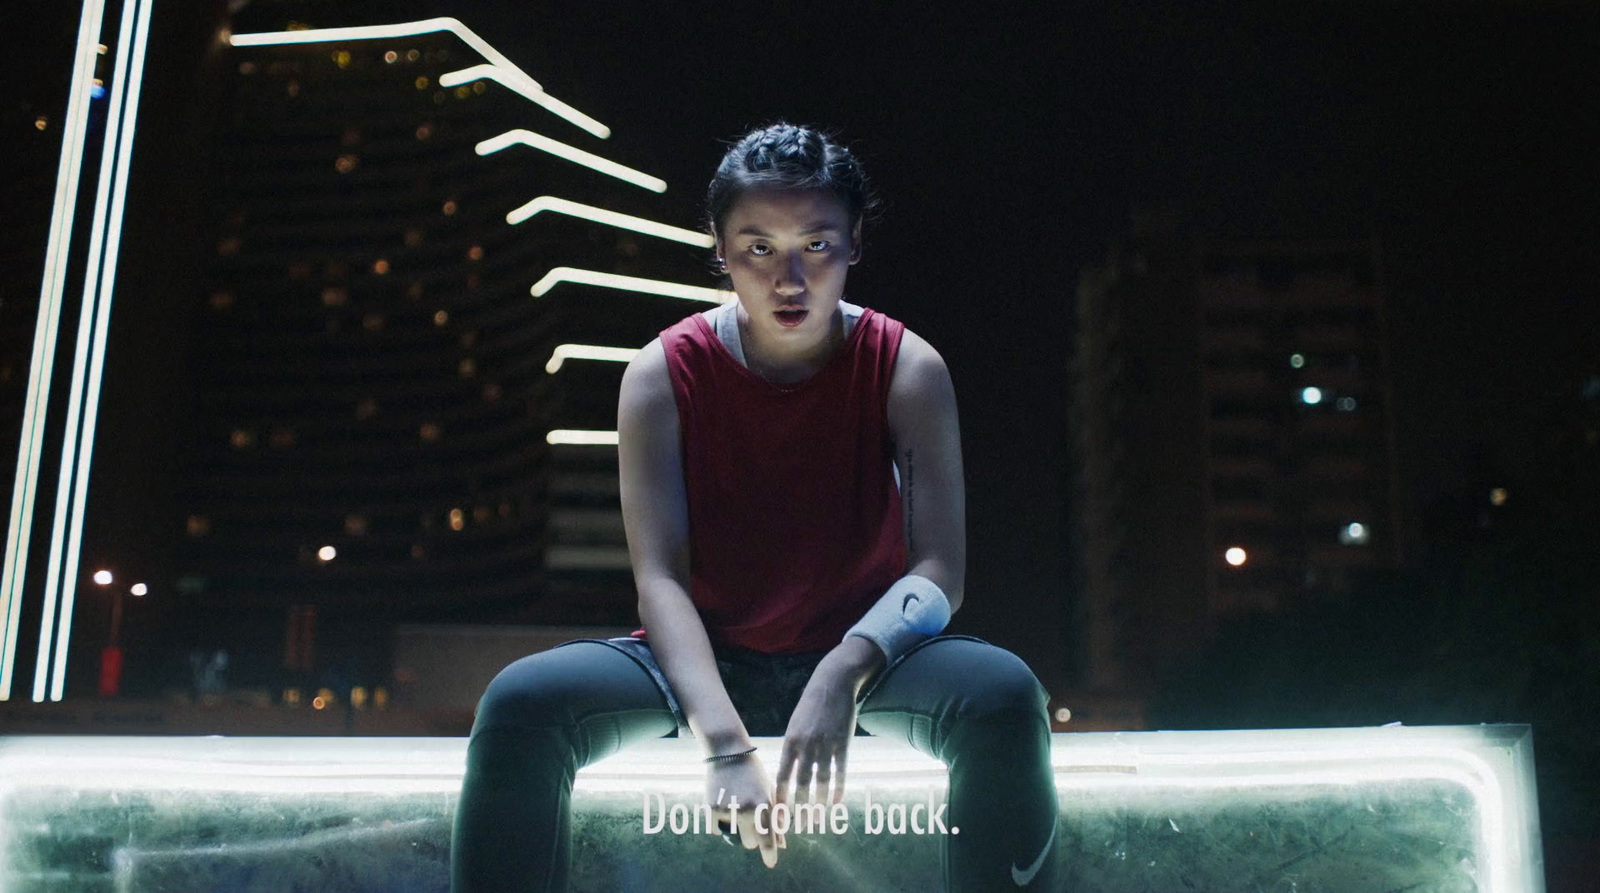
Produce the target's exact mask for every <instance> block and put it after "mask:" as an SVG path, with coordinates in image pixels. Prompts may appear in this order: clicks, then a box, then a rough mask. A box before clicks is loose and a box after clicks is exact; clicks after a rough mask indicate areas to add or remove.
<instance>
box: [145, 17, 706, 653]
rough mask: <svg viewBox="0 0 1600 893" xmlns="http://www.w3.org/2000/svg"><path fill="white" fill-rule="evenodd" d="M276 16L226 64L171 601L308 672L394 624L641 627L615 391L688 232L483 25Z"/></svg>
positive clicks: (374, 645)
mask: <svg viewBox="0 0 1600 893" xmlns="http://www.w3.org/2000/svg"><path fill="white" fill-rule="evenodd" d="M276 8H277V7H274V9H276ZM308 9H309V10H310V12H314V10H315V7H308ZM308 14H309V13H308ZM264 18H271V17H270V16H261V15H257V16H256V20H253V21H250V22H240V21H236V22H235V23H234V28H233V31H234V35H235V37H234V40H235V43H236V45H235V46H233V47H231V48H229V49H228V50H227V51H225V52H223V53H221V54H219V61H218V63H217V66H218V67H217V70H216V71H214V72H213V73H214V75H215V76H216V77H218V78H222V79H225V81H226V88H225V90H224V93H225V96H224V98H223V99H222V101H221V104H222V106H223V109H224V113H223V114H222V115H221V116H220V120H219V121H218V124H217V129H216V133H215V134H213V135H212V136H213V138H214V140H215V146H216V149H215V151H214V153H213V154H214V158H215V170H214V171H210V172H208V175H209V176H212V177H214V178H215V182H216V183H217V185H216V187H215V189H214V196H213V199H212V201H211V204H212V206H213V207H214V208H215V209H216V212H215V222H214V234H213V235H214V244H213V245H211V246H210V249H209V251H210V254H211V256H212V258H213V259H212V261H211V262H210V264H209V268H208V270H207V273H206V278H207V286H206V288H205V289H204V290H203V293H202V294H197V295H196V296H195V297H194V301H193V304H194V312H195V313H197V314H199V319H200V321H199V322H198V324H197V337H196V338H195V339H194V348H193V352H192V369H193V374H194V376H195V382H196V383H195V389H196V407H195V412H194V413H193V416H192V418H193V423H192V431H191V432H190V435H189V436H188V437H187V438H186V440H187V443H188V445H189V446H188V450H189V453H188V456H187V458H186V466H185V468H186V471H185V473H184V475H183V486H182V491H181V492H180V493H179V494H178V501H179V504H180V506H181V509H180V511H179V513H178V516H177V517H175V518H173V519H172V521H171V522H170V523H172V524H174V525H175V533H176V534H177V536H178V538H179V539H180V540H181V542H182V543H183V545H182V546H181V547H180V548H179V549H178V550H177V553H176V555H175V559H174V561H175V574H176V588H177V589H178V593H177V596H176V598H178V599H179V601H180V602H181V609H180V611H179V613H182V614H192V615H194V616H203V617H208V618H211V619H212V622H211V623H209V624H207V625H205V629H206V632H205V634H206V635H210V636H212V637H214V638H216V639H217V640H218V641H217V644H219V645H221V644H228V645H230V647H237V648H250V647H256V649H257V650H259V651H262V652H263V653H269V652H270V653H271V654H273V655H276V654H279V653H281V654H282V655H283V665H284V666H287V667H289V668H291V669H298V670H308V669H311V667H310V666H309V664H311V663H313V662H322V661H325V660H328V661H331V660H333V659H334V658H333V657H329V656H327V655H330V653H331V652H332V651H342V652H343V653H346V654H348V655H352V657H350V658H349V659H351V660H359V661H362V662H364V665H367V666H372V665H381V664H382V657H381V652H382V648H383V643H384V642H386V640H387V630H388V627H389V625H390V624H392V623H395V622H401V621H407V622H414V621H440V620H453V621H473V622H482V621H491V620H497V621H503V620H513V621H519V622H541V623H564V624H607V625H624V624H629V623H632V622H634V620H635V619H636V615H635V606H634V595H633V588H632V583H631V574H630V572H629V566H628V561H627V551H626V546H625V542H624V539H623V536H622V524H621V517H620V509H619V506H618V500H617V487H616V454H615V447H614V436H615V435H614V432H615V429H616V393H617V385H618V383H619V381H620V378H621V372H622V369H623V366H624V363H623V362H622V361H623V360H625V359H626V358H627V356H628V353H629V351H630V350H632V349H636V348H638V347H641V346H643V345H644V344H645V343H646V342H648V341H649V340H650V338H651V337H653V336H654V334H655V333H656V332H657V331H659V330H660V329H662V328H664V327H666V326H667V325H670V324H671V323H672V322H673V321H675V320H676V319H679V318H681V317H682V316H684V315H686V314H688V313H690V312H694V311H695V310H698V309H702V308H704V307H706V306H709V304H707V303H703V301H706V300H714V299H715V293H714V292H712V291H711V289H710V288H708V286H710V285H711V282H710V281H709V279H708V277H707V276H706V270H705V263H704V258H705V249H704V246H703V245H702V244H701V243H700V242H699V241H698V240H699V239H701V238H703V237H700V236H698V235H697V234H695V233H692V232H690V231H688V230H686V229H683V228H681V227H675V226H670V225H667V223H671V222H675V223H682V222H683V221H671V222H664V221H660V220H659V217H660V216H661V202H660V198H659V195H658V193H659V191H660V190H661V189H664V188H665V184H662V183H660V182H659V181H656V180H655V179H654V178H653V177H650V176H649V175H648V171H646V170H642V169H641V168H647V167H648V166H649V159H625V158H613V157H609V155H608V152H607V149H608V144H607V143H606V142H605V141H604V140H603V139H601V138H600V137H599V136H598V133H603V132H604V128H603V126H601V125H599V124H598V123H597V122H592V121H590V120H589V119H587V117H586V116H584V115H583V114H582V113H581V112H579V111H577V110H574V109H570V108H568V107H566V106H564V105H563V104H562V103H560V102H559V100H553V99H551V97H549V96H548V94H545V93H544V92H543V91H542V89H540V88H538V85H536V84H535V85H532V86H531V87H530V84H531V81H528V80H527V76H526V75H525V74H523V73H522V72H520V70H517V69H516V68H515V67H514V66H512V65H510V63H509V62H507V61H506V60H505V59H504V57H500V56H498V54H497V53H496V52H494V51H493V49H492V47H491V48H490V49H489V50H487V51H486V50H485V48H484V44H483V41H482V40H481V38H478V37H477V35H469V34H462V33H459V32H457V31H454V30H450V29H448V28H447V29H444V30H438V29H435V30H427V29H410V31H409V32H406V29H398V30H396V29H389V30H387V31H378V32H339V33H336V34H331V35H326V36H324V37H322V38H320V39H316V40H314V41H312V42H286V41H292V39H293V35H296V34H299V35H301V36H302V37H304V36H307V35H312V36H314V35H316V34H317V33H318V32H316V31H315V30H314V29H315V26H316V23H315V22H311V23H309V24H308V25H303V24H296V25H295V27H296V28H301V27H310V28H312V29H313V30H310V31H294V30H290V31H289V32H288V35H287V36H285V35H278V36H277V37H274V38H271V39H252V38H249V37H248V36H246V35H248V34H250V33H260V32H265V31H269V30H274V29H281V28H283V27H285V25H286V24H287V22H276V23H274V22H270V21H260V20H261V19H264ZM372 24H375V25H383V24H389V23H379V22H374V23H372ZM469 24H470V23H469ZM401 32H406V33H401ZM536 199H537V200H538V201H537V202H535V200H536ZM618 276H623V277H632V278H631V279H627V280H623V279H617V278H616V277H618ZM645 280H649V282H646V281H645ZM651 282H655V283H668V284H667V285H666V286H663V287H660V288H658V287H656V286H655V285H652V284H650V283H651ZM663 292H672V293H673V294H667V293H663ZM597 348H599V349H597ZM230 625H232V626H233V627H237V629H235V630H233V631H230ZM251 625H254V627H255V629H254V631H253V633H252V632H250V631H249V630H247V629H246V628H247V627H249V626H251ZM269 631H270V632H269ZM264 633H269V634H267V635H263V634H264ZM197 635H198V634H197ZM308 637H320V638H322V640H323V642H324V643H326V644H325V645H320V646H319V647H317V648H315V649H313V648H311V647H310V643H309V642H307V641H305V640H306V639H307V638H308ZM264 643H271V644H270V647H269V646H267V645H266V644H264ZM308 655H315V658H314V659H313V658H311V657H308ZM354 655H359V656H354Z"/></svg>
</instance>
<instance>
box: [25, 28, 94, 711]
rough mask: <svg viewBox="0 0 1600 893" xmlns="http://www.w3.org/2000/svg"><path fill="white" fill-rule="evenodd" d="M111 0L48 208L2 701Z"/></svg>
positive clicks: (82, 31)
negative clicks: (92, 97)
mask: <svg viewBox="0 0 1600 893" xmlns="http://www.w3.org/2000/svg"><path fill="white" fill-rule="evenodd" d="M104 18H105V0H84V3H83V16H82V18H81V19H80V20H79V23H78V49H77V53H76V54H75V58H74V60H73V64H72V82H71V88H70V91H69V93H68V98H67V117H66V126H65V127H64V128H63V129H62V135H61V163H60V165H59V166H58V168H57V172H56V200H55V207H54V209H53V210H52V211H51V213H50V236H49V240H48V242H47V243H46V248H45V259H44V282H43V284H42V285H41V287H40V289H39V319H38V322H37V324H36V327H35V329H34V336H33V362H32V364H31V366H30V368H29V372H28V397H27V401H26V403H25V404H24V407H25V408H24V410H23V414H22V436H21V442H20V448H19V449H18V451H17V477H16V483H15V484H14V485H13V488H12V500H11V523H10V525H9V527H8V528H7V530H6V558H5V562H6V563H5V569H4V575H3V576H4V579H3V580H0V622H3V624H4V626H3V628H0V643H3V651H0V701H7V700H10V699H11V682H12V678H13V670H14V668H15V667H14V665H15V663H16V658H17V639H18V637H19V636H18V633H19V628H20V626H21V624H22V585H23V583H24V581H25V578H26V576H27V567H28V551H29V545H30V544H31V542H32V539H33V510H34V500H35V497H36V495H37V493H38V488H39V462H40V453H41V452H42V451H43V450H44V426H45V413H46V411H47V410H48V409H49V404H50V379H51V377H52V375H53V373H54V369H55V355H56V336H57V332H58V330H59V328H60V324H61V296H62V292H63V291H65V290H66V281H65V277H66V272H67V255H68V253H69V251H70V250H71V246H72V225H73V217H74V216H75V213H76V209H77V205H78V181H79V179H80V178H81V176H82V173H83V153H84V148H85V143H86V142H87V139H88V133H87V128H86V123H87V120H88V117H89V106H90V96H89V91H90V88H91V86H92V85H93V83H94V65H95V57H96V56H97V55H98V53H99V49H98V47H99V38H100V26H101V23H102V21H103V20H104Z"/></svg>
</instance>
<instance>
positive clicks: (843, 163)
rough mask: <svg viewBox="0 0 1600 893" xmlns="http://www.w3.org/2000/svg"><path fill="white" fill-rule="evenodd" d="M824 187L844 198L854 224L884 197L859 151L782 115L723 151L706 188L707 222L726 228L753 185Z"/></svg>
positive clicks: (717, 229)
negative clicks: (874, 187)
mask: <svg viewBox="0 0 1600 893" xmlns="http://www.w3.org/2000/svg"><path fill="white" fill-rule="evenodd" d="M760 188H767V189H803V190H815V191H817V192H824V193H827V194H829V195H832V196H833V197H835V198H837V199H839V200H840V201H841V202H843V203H844V206H845V208H846V209H847V210H848V211H849V214H850V225H851V227H852V228H853V227H854V226H855V225H856V224H857V223H860V222H861V219H862V218H863V217H865V216H869V215H871V214H872V213H873V212H875V211H877V209H878V206H879V201H878V197H877V195H875V194H874V193H873V191H872V187H871V186H870V185H869V184H868V182H867V176H866V173H865V172H864V171H863V170H862V169H861V163H860V162H859V161H857V160H856V157H855V155H854V154H852V153H851V151H850V150H849V149H848V148H846V147H845V146H843V145H842V144H840V143H837V142H834V140H833V137H832V136H831V135H830V134H827V133H823V132H822V131H820V130H818V129H816V128H813V127H801V126H797V125H794V124H788V123H785V122H783V121H779V122H777V123H776V124H771V125H768V126H766V127H761V128H758V129H756V130H752V131H750V132H749V133H747V134H745V135H744V136H743V137H741V138H740V139H739V140H738V141H737V142H735V143H734V144H733V146H732V148H730V149H728V152H727V154H726V155H724V156H722V163H721V164H719V165H717V173H716V176H714V177H712V178H711V185H710V187H708V188H707V189H706V225H707V227H709V228H710V229H711V231H712V232H713V233H717V232H721V230H722V225H723V223H724V222H725V221H726V220H727V217H728V213H729V211H731V210H732V209H733V206H734V204H735V203H736V202H737V201H738V200H739V198H740V196H742V195H744V194H745V193H746V192H747V191H749V190H751V189H760Z"/></svg>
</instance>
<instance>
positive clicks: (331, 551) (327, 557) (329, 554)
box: [317, 546, 339, 563]
mask: <svg viewBox="0 0 1600 893" xmlns="http://www.w3.org/2000/svg"><path fill="white" fill-rule="evenodd" d="M338 557H339V550H338V549H335V548H334V547H332V546H323V547H322V548H320V549H318V550H317V560H318V561H321V562H323V563H327V562H329V561H332V560H333V559H335V558H338Z"/></svg>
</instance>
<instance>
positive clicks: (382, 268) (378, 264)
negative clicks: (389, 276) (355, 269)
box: [372, 257, 389, 276]
mask: <svg viewBox="0 0 1600 893" xmlns="http://www.w3.org/2000/svg"><path fill="white" fill-rule="evenodd" d="M372 272H373V274H374V275H376V276H382V275H384V274H385V273H387V272H389V262H388V261H387V260H385V259H384V258H381V257H380V258H378V259H377V260H375V261H373V262H372Z"/></svg>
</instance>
